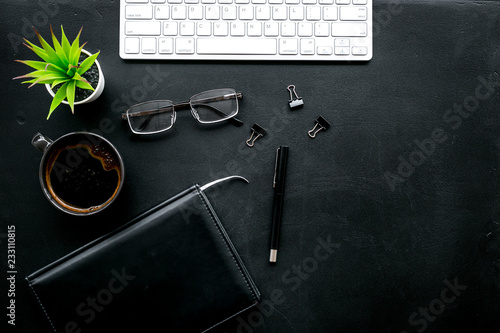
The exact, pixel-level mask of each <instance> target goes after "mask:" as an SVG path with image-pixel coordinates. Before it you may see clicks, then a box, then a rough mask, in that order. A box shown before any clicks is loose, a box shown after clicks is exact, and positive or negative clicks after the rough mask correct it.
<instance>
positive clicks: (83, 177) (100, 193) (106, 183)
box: [46, 143, 121, 211]
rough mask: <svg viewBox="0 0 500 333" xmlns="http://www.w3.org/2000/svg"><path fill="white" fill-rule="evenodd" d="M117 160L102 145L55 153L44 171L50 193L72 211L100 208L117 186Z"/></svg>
mask: <svg viewBox="0 0 500 333" xmlns="http://www.w3.org/2000/svg"><path fill="white" fill-rule="evenodd" d="M120 177H121V175H120V167H119V158H118V156H116V154H115V153H114V151H112V150H110V148H108V147H107V145H104V144H90V143H80V144H76V145H69V146H65V147H63V148H61V149H58V150H54V152H53V153H52V155H51V158H50V159H49V163H48V164H47V169H46V181H47V184H48V188H49V191H50V192H51V194H52V195H53V196H54V198H55V199H56V200H57V201H58V202H59V204H61V205H63V206H64V207H66V208H68V209H70V210H73V211H92V210H96V209H99V208H100V207H101V206H102V205H104V204H106V203H107V202H109V201H110V200H111V199H113V197H114V196H115V195H116V193H117V191H118V189H119V186H120Z"/></svg>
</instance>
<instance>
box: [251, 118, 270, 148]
mask: <svg viewBox="0 0 500 333" xmlns="http://www.w3.org/2000/svg"><path fill="white" fill-rule="evenodd" d="M251 129H252V135H251V136H250V139H248V140H247V146H248V147H253V146H254V143H255V140H257V139H258V138H260V137H261V136H264V135H265V134H266V130H265V129H264V128H263V127H262V126H260V125H259V124H257V123H255V124H253V126H252V128H251Z"/></svg>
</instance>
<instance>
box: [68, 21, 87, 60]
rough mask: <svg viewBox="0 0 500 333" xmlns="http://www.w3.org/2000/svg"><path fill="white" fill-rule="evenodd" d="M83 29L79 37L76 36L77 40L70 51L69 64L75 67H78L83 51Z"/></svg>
mask: <svg viewBox="0 0 500 333" xmlns="http://www.w3.org/2000/svg"><path fill="white" fill-rule="evenodd" d="M82 29H83V27H82V28H81V29H80V31H79V32H78V35H77V36H76V38H75V40H74V41H73V44H71V49H70V50H69V57H68V59H69V63H70V64H73V65H75V66H78V60H80V52H81V51H82V49H83V45H85V44H83V45H82V46H81V47H80V34H81V33H82Z"/></svg>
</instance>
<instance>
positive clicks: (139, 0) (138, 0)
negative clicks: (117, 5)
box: [125, 0, 149, 3]
mask: <svg viewBox="0 0 500 333" xmlns="http://www.w3.org/2000/svg"><path fill="white" fill-rule="evenodd" d="M125 2H126V3H148V2H149V1H148V0H126V1H125Z"/></svg>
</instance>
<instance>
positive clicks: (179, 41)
mask: <svg viewBox="0 0 500 333" xmlns="http://www.w3.org/2000/svg"><path fill="white" fill-rule="evenodd" d="M175 53H179V54H193V53H194V38H187V37H179V38H176V39H175Z"/></svg>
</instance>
